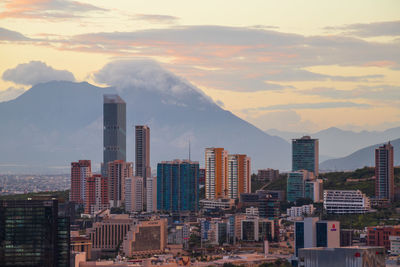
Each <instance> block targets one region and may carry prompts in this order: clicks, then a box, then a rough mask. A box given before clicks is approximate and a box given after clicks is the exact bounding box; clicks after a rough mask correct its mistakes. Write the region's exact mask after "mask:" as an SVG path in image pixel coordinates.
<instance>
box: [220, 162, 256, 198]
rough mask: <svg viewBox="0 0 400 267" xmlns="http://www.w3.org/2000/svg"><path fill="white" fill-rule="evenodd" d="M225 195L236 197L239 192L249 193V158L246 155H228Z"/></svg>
mask: <svg viewBox="0 0 400 267" xmlns="http://www.w3.org/2000/svg"><path fill="white" fill-rule="evenodd" d="M226 184H227V187H226V189H227V190H226V197H228V198H232V199H238V198H239V197H240V194H243V193H251V168H250V158H249V157H247V155H240V154H234V155H228V175H227V183H226Z"/></svg>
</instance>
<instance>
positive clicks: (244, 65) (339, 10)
mask: <svg viewBox="0 0 400 267" xmlns="http://www.w3.org/2000/svg"><path fill="white" fill-rule="evenodd" d="M0 59H1V60H0V75H1V76H0V101H6V100H9V99H13V98H15V97H16V96H18V95H20V94H21V93H23V92H24V91H25V90H27V89H29V88H30V87H31V86H32V85H34V84H37V83H40V82H46V81H49V80H54V79H56V80H69V81H77V82H80V81H88V82H90V83H93V84H95V85H100V86H107V84H99V83H96V81H95V80H94V77H95V74H96V73H97V72H98V71H99V70H101V69H102V68H103V67H104V66H105V65H106V64H107V63H110V62H113V61H115V60H121V59H130V60H132V59H133V60H134V59H138V60H143V59H153V60H156V61H158V62H159V63H160V64H161V65H162V66H163V67H164V68H166V69H168V70H170V71H171V72H173V73H175V74H176V75H178V76H180V77H183V78H184V79H186V80H188V81H189V82H191V83H192V84H194V85H195V86H197V87H198V88H200V89H201V90H202V91H203V92H204V93H205V94H207V95H208V96H210V97H211V98H212V99H213V100H214V101H215V102H216V103H217V104H218V105H220V106H221V107H223V108H224V109H227V110H230V111H231V112H233V113H234V114H235V115H237V116H239V117H241V118H243V119H245V120H247V121H249V122H251V123H253V124H255V125H256V126H257V127H259V128H260V129H263V130H267V129H272V128H274V129H279V130H282V131H295V132H307V131H308V132H316V131H318V130H322V129H325V128H328V127H333V126H334V127H339V128H342V129H348V130H355V131H361V130H384V129H387V128H391V127H399V126H400V1H398V0H392V1H389V0H381V1H377V0H375V1H371V0H362V1H361V0H360V1H358V0H354V1H324V0H308V1H300V0H299V1H297V0H292V1H270V0H260V1H255V0H254V1H236V0H230V1H222V0H212V1H209V0H203V1H188V0H186V1H183V0H168V1H165V0H160V1H152V0H146V1H143V0H124V1H123V0H113V1H109V0H107V1H106V0H97V1H89V0H77V1H66V0H65V1H63V0H52V1H51V0H3V1H1V3H0Z"/></svg>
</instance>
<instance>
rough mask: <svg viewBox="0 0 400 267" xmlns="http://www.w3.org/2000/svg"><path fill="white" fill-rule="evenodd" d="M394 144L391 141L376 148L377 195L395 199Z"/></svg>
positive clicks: (381, 197) (380, 197) (379, 197)
mask: <svg viewBox="0 0 400 267" xmlns="http://www.w3.org/2000/svg"><path fill="white" fill-rule="evenodd" d="M393 164H394V162H393V146H392V145H391V144H390V142H389V143H387V144H385V145H383V146H380V147H379V148H377V149H375V196H376V197H377V198H378V199H387V200H389V201H393V200H394V167H393Z"/></svg>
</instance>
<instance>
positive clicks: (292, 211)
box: [286, 204, 315, 219]
mask: <svg viewBox="0 0 400 267" xmlns="http://www.w3.org/2000/svg"><path fill="white" fill-rule="evenodd" d="M314 211H315V208H314V205H313V204H309V205H303V206H301V207H291V208H288V209H286V215H287V216H288V217H289V218H290V219H293V218H296V217H303V216H304V215H312V214H313V213H314Z"/></svg>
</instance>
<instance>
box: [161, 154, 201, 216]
mask: <svg viewBox="0 0 400 267" xmlns="http://www.w3.org/2000/svg"><path fill="white" fill-rule="evenodd" d="M198 207H199V163H198V162H192V161H187V160H184V161H180V160H175V161H168V162H162V163H158V165H157V209H158V210H160V211H169V212H181V211H197V210H198Z"/></svg>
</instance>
